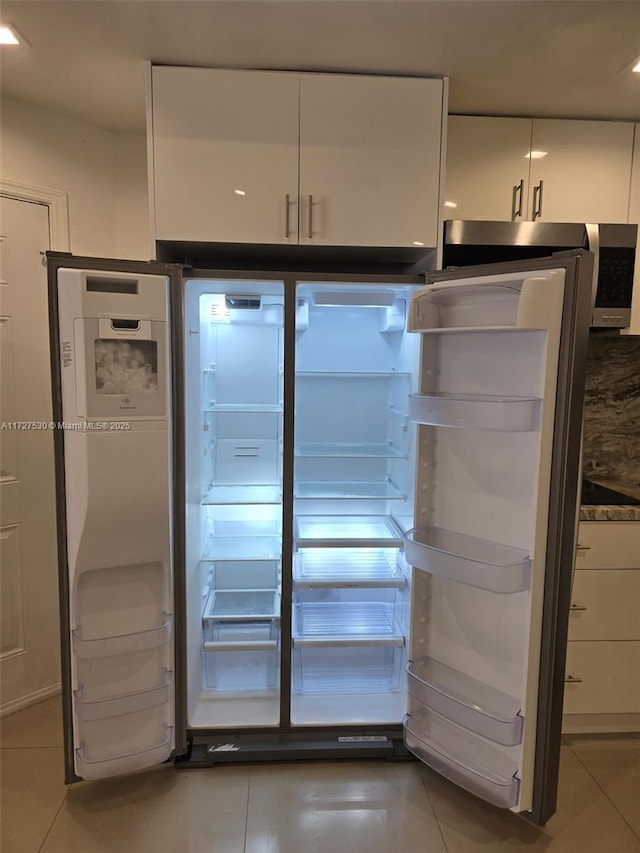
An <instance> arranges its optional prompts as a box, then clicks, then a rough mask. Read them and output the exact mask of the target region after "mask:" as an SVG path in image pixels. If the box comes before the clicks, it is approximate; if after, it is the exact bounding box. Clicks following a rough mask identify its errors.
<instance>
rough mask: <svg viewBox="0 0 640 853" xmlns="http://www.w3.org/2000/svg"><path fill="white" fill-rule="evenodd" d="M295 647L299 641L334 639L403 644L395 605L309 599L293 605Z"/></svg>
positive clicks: (336, 643)
mask: <svg viewBox="0 0 640 853" xmlns="http://www.w3.org/2000/svg"><path fill="white" fill-rule="evenodd" d="M293 636H294V646H295V645H298V646H300V643H296V641H297V640H303V641H304V640H313V641H314V645H318V642H322V641H331V643H332V644H333V645H338V644H339V645H343V644H344V643H345V642H348V641H349V640H363V641H367V642H369V643H370V644H378V643H379V642H380V641H382V642H383V643H384V642H385V641H393V644H394V645H395V644H401V645H404V637H403V635H402V633H401V632H400V631H399V629H398V627H397V625H396V622H395V619H394V609H393V606H392V605H389V604H383V603H381V602H378V601H368V602H357V601H354V602H352V601H331V602H325V601H321V602H315V601H307V602H303V603H301V604H296V605H294V626H293Z"/></svg>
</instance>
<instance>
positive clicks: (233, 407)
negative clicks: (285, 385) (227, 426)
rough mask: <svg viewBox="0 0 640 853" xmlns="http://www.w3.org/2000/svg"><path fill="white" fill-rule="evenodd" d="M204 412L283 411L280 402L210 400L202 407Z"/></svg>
mask: <svg viewBox="0 0 640 853" xmlns="http://www.w3.org/2000/svg"><path fill="white" fill-rule="evenodd" d="M204 411H205V412H248V413H251V412H256V413H258V414H269V413H275V414H280V413H282V411H283V408H282V403H216V402H215V401H212V402H210V403H209V404H208V405H206V406H205V408H204Z"/></svg>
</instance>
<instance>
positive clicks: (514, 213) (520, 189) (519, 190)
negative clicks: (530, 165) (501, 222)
mask: <svg viewBox="0 0 640 853" xmlns="http://www.w3.org/2000/svg"><path fill="white" fill-rule="evenodd" d="M518 194H519V198H518V207H517V209H516V197H517V196H518ZM523 194H524V178H523V179H522V180H521V181H520V183H519V184H516V185H515V186H514V188H513V191H512V193H511V221H512V222H513V221H514V219H516V218H517V217H518V216H522V196H523Z"/></svg>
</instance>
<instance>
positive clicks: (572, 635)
mask: <svg viewBox="0 0 640 853" xmlns="http://www.w3.org/2000/svg"><path fill="white" fill-rule="evenodd" d="M639 604H640V569H638V570H636V571H634V570H633V569H626V570H625V569H593V570H585V571H582V572H576V573H575V575H574V579H573V594H572V596H571V613H570V616H569V640H640V614H639V612H638V610H639Z"/></svg>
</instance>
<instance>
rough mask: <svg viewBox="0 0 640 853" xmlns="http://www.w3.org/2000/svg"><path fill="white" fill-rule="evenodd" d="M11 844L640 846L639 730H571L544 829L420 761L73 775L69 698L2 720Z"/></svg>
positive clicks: (241, 848) (370, 850)
mask: <svg viewBox="0 0 640 853" xmlns="http://www.w3.org/2000/svg"><path fill="white" fill-rule="evenodd" d="M1 723H2V726H1V728H2V736H1V746H2V749H1V751H0V758H1V762H2V787H1V794H2V811H1V819H2V834H1V836H0V850H1V851H2V853H107V852H108V853H518V851H527V853H537V851H550V853H640V738H624V737H598V738H585V737H581V738H569V739H567V742H566V743H565V745H564V746H563V748H562V765H561V770H560V791H559V803H558V811H557V814H556V815H554V817H553V818H552V819H551V820H550V821H549V823H548V824H547V826H546V827H545V828H544V829H538V828H536V827H533V826H531V825H530V824H528V823H527V822H526V821H525V820H523V819H521V818H518V817H516V816H515V815H513V814H511V813H510V812H504V811H501V810H499V809H495V808H493V807H492V806H488V805H486V804H484V803H482V802H480V801H479V800H477V799H475V798H474V797H472V796H470V795H468V794H466V793H465V792H464V791H461V790H459V789H458V788H456V787H454V786H453V785H451V784H449V783H448V782H446V781H445V780H444V779H442V778H441V777H439V776H437V775H436V774H434V773H432V772H431V771H430V770H428V769H427V768H426V767H423V766H422V765H420V764H418V763H417V762H415V763H413V762H403V763H397V764H394V763H387V762H384V761H347V762H328V761H322V762H308V763H292V764H273V765H251V766H234V767H216V768H211V769H208V770H187V771H185V770H176V769H175V768H174V767H173V766H171V765H163V766H162V767H158V768H157V769H155V770H152V771H149V772H145V773H140V774H137V775H135V776H129V777H127V778H122V779H118V780H114V781H105V782H94V783H90V784H89V783H79V784H77V785H73V786H71V787H66V786H65V785H64V783H63V769H62V735H61V722H60V703H59V700H58V699H50V700H47V701H46V702H42V703H40V704H38V705H34V706H33V707H31V708H28V709H26V710H25V711H21V712H19V713H17V714H14V715H12V716H11V717H6V718H5V719H4V720H2V721H1Z"/></svg>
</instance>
